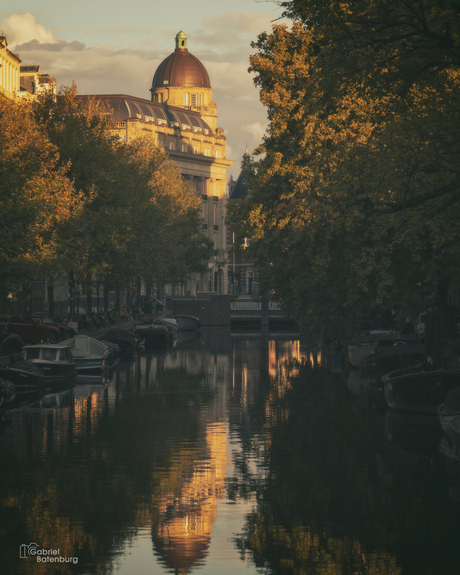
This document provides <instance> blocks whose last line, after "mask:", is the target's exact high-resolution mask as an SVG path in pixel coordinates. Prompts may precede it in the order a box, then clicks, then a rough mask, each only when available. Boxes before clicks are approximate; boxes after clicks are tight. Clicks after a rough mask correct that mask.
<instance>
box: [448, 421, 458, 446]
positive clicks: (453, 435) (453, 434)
mask: <svg viewBox="0 0 460 575" xmlns="http://www.w3.org/2000/svg"><path fill="white" fill-rule="evenodd" d="M449 439H450V440H451V441H452V443H453V444H454V445H455V447H456V448H457V450H458V449H459V448H460V416H458V417H455V418H454V419H453V420H452V421H451V422H450V424H449Z"/></svg>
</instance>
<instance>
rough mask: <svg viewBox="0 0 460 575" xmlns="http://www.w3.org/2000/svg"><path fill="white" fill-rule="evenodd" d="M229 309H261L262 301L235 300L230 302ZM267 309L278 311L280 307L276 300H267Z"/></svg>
mask: <svg viewBox="0 0 460 575" xmlns="http://www.w3.org/2000/svg"><path fill="white" fill-rule="evenodd" d="M230 309H231V310H232V311H261V310H262V302H260V301H252V300H236V301H232V302H231V304H230ZM268 309H269V310H270V311H280V309H281V308H280V306H279V304H278V303H277V302H275V301H269V302H268Z"/></svg>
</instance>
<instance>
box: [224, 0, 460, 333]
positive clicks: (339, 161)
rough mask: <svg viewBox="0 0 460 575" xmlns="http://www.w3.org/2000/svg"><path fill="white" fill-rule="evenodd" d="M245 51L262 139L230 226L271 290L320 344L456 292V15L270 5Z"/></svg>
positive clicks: (444, 305)
mask: <svg viewBox="0 0 460 575" xmlns="http://www.w3.org/2000/svg"><path fill="white" fill-rule="evenodd" d="M280 4H282V5H283V6H284V8H285V10H286V12H285V15H287V16H288V17H289V18H291V19H292V20H293V22H292V25H291V26H290V27H288V26H286V25H275V26H274V27H273V30H272V32H271V34H268V33H263V34H261V35H260V36H259V38H258V40H257V42H255V43H254V44H253V46H254V48H255V49H256V52H255V54H254V55H253V56H252V57H251V60H250V71H252V72H253V73H254V74H255V84H256V86H258V87H259V89H260V98H261V101H262V102H263V104H264V105H265V106H266V107H267V113H268V118H269V127H268V130H267V134H266V136H265V138H264V141H263V143H262V144H261V145H260V146H259V148H258V150H257V151H256V153H255V155H254V157H253V159H252V160H251V161H250V162H249V163H248V165H246V166H245V169H246V171H247V172H248V174H249V177H250V183H251V185H250V188H251V194H250V196H249V198H248V199H247V200H246V201H244V202H241V203H239V204H234V205H231V206H230V209H229V214H230V219H231V220H232V221H234V222H239V223H242V224H243V228H242V234H244V235H245V236H251V238H252V243H251V256H252V257H253V258H254V259H255V261H256V262H257V263H258V266H259V271H260V275H261V278H262V279H263V281H264V282H265V285H266V287H267V288H268V289H271V290H272V291H273V292H274V294H275V296H276V297H278V299H279V300H280V301H281V302H282V303H283V304H284V306H285V308H286V309H288V310H289V311H290V312H291V313H293V314H294V316H295V317H296V318H297V319H298V320H299V321H300V322H301V323H302V324H304V325H308V326H310V327H311V328H313V331H316V332H319V331H320V329H321V328H323V327H324V326H325V325H328V324H329V323H330V322H331V321H333V320H343V319H345V320H348V323H349V325H354V322H355V320H356V319H357V318H359V316H361V315H362V314H364V313H368V312H369V311H370V310H374V311H375V312H377V311H379V312H383V311H384V310H387V311H388V310H393V311H396V312H397V313H399V318H400V319H404V318H405V316H406V315H411V314H415V313H416V312H417V311H420V309H423V308H424V306H426V305H436V306H438V307H439V308H441V309H443V310H444V312H445V315H446V316H449V317H451V316H452V315H453V313H454V309H453V308H454V307H455V305H456V304H457V299H456V298H457V294H458V289H459V287H460V276H459V273H458V270H459V269H460V268H459V263H460V262H459V256H460V253H459V240H460V237H459V232H460V228H459V226H458V221H459V216H460V206H459V200H460V185H459V184H460V181H459V169H458V168H459V166H458V158H459V157H460V155H459V152H460V149H459V139H458V134H459V133H460V125H459V124H460V120H459V118H460V114H459V112H460V98H459V88H460V75H459V71H460V68H459V64H460V37H459V29H460V24H459V23H460V19H459V15H460V14H459V8H458V3H455V2H448V1H447V2H434V1H428V0H424V1H422V2H418V1H417V2H413V1H407V2H405V1H403V2H401V1H398V2H396V1H390V2H387V1H386V0H385V1H383V0H376V1H374V2H352V3H351V2H350V3H342V2H334V1H328V2H323V3H321V7H318V4H317V3H314V2H310V1H306V0H298V1H295V0H294V1H292V2H281V3H280Z"/></svg>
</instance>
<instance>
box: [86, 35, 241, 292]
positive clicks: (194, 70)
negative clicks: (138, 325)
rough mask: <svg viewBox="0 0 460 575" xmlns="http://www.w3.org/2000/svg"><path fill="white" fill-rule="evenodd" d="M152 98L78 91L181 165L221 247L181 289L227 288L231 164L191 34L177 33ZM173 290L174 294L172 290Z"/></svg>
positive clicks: (128, 134) (121, 128) (206, 228)
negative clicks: (205, 269)
mask: <svg viewBox="0 0 460 575" xmlns="http://www.w3.org/2000/svg"><path fill="white" fill-rule="evenodd" d="M150 92H151V99H150V100H146V99H142V98H136V97H134V96H127V95H125V94H107V95H102V94H96V95H92V96H90V95H85V96H78V99H80V100H82V101H87V100H89V99H90V98H94V99H95V100H96V101H98V102H101V103H103V104H105V105H107V106H108V107H109V108H110V109H111V111H112V116H111V129H112V133H113V135H114V136H116V137H117V138H118V139H120V140H121V141H124V142H130V141H132V140H134V139H136V138H146V137H149V138H152V139H153V141H154V142H155V144H156V145H157V146H158V147H161V148H163V149H164V150H165V151H166V152H167V154H168V156H169V157H170V158H171V160H173V161H174V162H175V163H176V164H177V165H178V167H179V169H180V172H181V174H182V178H183V179H184V180H185V181H186V182H187V183H188V185H189V186H190V187H191V188H192V189H193V190H194V191H195V193H196V194H197V195H198V196H199V197H200V198H201V200H202V215H203V224H202V231H203V233H204V234H205V235H206V236H207V237H208V238H210V239H211V240H212V241H213V243H214V247H215V249H216V250H217V256H216V258H215V259H214V260H213V261H211V262H209V265H208V269H209V272H208V273H207V274H205V275H204V276H198V275H197V274H196V275H195V276H193V277H192V279H191V280H189V281H188V282H187V283H186V284H184V285H182V286H181V288H180V292H181V293H178V294H177V295H191V296H195V295H196V293H197V292H200V291H201V292H214V293H219V294H226V293H227V291H228V289H227V283H228V282H227V275H228V274H227V267H228V266H227V243H226V242H227V234H226V226H225V224H224V217H225V206H226V202H227V197H226V192H227V169H228V168H229V167H230V166H232V165H233V164H234V162H233V161H232V160H227V158H226V154H227V151H226V144H227V141H226V137H225V135H224V130H223V129H222V128H219V127H217V106H216V103H215V102H213V101H212V99H211V92H212V88H211V82H210V79H209V75H208V73H207V71H206V68H205V67H204V66H203V64H202V63H201V62H200V61H199V60H198V58H196V57H195V56H193V54H191V53H190V52H189V51H188V48H187V36H186V35H185V33H184V32H182V31H180V32H179V33H178V34H177V35H176V49H175V51H174V52H173V53H172V54H170V55H169V56H168V57H167V58H165V60H163V62H161V63H160V65H159V66H158V67H157V69H156V71H155V74H154V76H153V81H152V87H151V88H150ZM171 295H172V294H171Z"/></svg>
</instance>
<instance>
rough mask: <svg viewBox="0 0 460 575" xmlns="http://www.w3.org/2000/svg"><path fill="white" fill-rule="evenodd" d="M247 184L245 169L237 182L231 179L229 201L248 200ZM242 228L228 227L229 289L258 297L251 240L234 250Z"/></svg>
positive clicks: (258, 286)
mask: <svg viewBox="0 0 460 575" xmlns="http://www.w3.org/2000/svg"><path fill="white" fill-rule="evenodd" d="M246 157H249V155H248V153H247V152H246V153H245V155H244V156H243V159H246ZM243 165H244V164H243ZM247 184H248V182H247V175H246V174H245V171H244V167H243V169H242V170H241V172H240V175H239V176H238V178H237V180H236V181H234V180H233V179H230V180H229V182H228V199H229V200H244V199H245V198H247V196H248V194H249V190H248V187H247ZM240 228H241V226H239V225H237V224H230V225H228V226H227V245H228V285H229V288H228V289H229V292H230V293H231V294H232V295H243V296H245V295H246V296H247V295H250V296H258V295H259V291H260V284H259V283H258V281H257V274H256V271H255V266H254V263H253V262H252V261H250V260H248V259H247V257H246V248H247V247H248V246H249V242H250V239H249V238H245V239H244V242H243V243H242V244H241V245H240V246H239V247H238V249H237V250H233V249H232V246H233V244H234V243H235V238H236V237H237V234H238V233H239V231H240Z"/></svg>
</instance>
